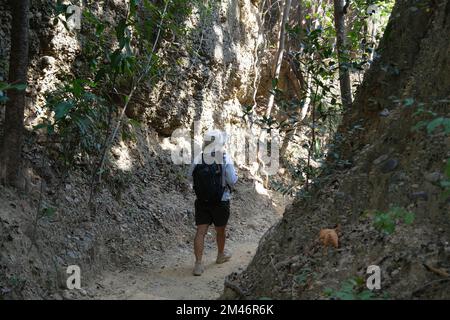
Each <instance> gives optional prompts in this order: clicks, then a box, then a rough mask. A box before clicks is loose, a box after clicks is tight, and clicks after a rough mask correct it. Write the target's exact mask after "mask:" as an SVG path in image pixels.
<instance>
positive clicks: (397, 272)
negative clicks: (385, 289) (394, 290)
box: [391, 269, 400, 277]
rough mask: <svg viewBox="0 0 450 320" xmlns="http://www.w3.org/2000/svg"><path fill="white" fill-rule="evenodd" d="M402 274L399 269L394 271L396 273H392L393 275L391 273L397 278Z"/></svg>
mask: <svg viewBox="0 0 450 320" xmlns="http://www.w3.org/2000/svg"><path fill="white" fill-rule="evenodd" d="M399 273H400V270H399V269H396V270H394V271H392V273H391V276H393V277H394V276H396V275H397V274H399Z"/></svg>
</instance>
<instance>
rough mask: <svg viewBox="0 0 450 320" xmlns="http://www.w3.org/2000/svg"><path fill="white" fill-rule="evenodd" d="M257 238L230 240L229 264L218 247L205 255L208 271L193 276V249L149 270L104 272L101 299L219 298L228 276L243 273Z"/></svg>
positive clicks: (171, 253) (169, 254) (171, 255)
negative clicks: (219, 256) (217, 260)
mask: <svg viewBox="0 0 450 320" xmlns="http://www.w3.org/2000/svg"><path fill="white" fill-rule="evenodd" d="M256 240H257V239H255V241H253V242H246V243H235V242H231V243H228V245H229V246H228V247H229V248H230V249H231V250H232V252H233V258H232V260H230V261H229V262H227V263H224V264H220V265H218V264H216V263H215V255H216V252H215V250H214V248H209V249H208V250H207V252H206V255H205V266H206V270H205V273H204V274H203V275H202V276H201V277H194V276H193V275H192V266H193V258H192V252H191V251H190V250H188V249H182V250H179V251H176V252H169V253H166V258H165V259H162V260H161V262H160V263H158V264H157V265H156V266H154V267H153V268H151V269H148V270H139V271H137V270H131V271H122V272H120V271H115V272H108V273H107V274H104V275H103V279H102V280H101V281H100V282H98V283H100V285H101V286H103V287H104V288H102V290H98V291H97V292H98V296H97V297H96V298H97V299H132V300H153V299H176V300H185V299H216V298H218V297H219V295H220V294H221V293H222V291H223V281H224V278H225V277H226V276H227V275H228V274H230V273H232V272H234V271H236V272H240V271H242V269H243V268H244V267H245V266H246V265H247V264H248V263H249V262H250V260H251V258H252V257H253V255H254V253H255V250H256V247H257V242H256Z"/></svg>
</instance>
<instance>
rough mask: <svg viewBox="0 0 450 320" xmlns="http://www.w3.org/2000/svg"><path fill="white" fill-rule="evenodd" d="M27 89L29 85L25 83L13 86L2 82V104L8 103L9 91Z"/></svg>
mask: <svg viewBox="0 0 450 320" xmlns="http://www.w3.org/2000/svg"><path fill="white" fill-rule="evenodd" d="M26 88H27V85H26V84H25V83H16V84H11V83H7V82H4V81H0V103H5V102H6V101H8V97H7V96H6V94H5V93H6V91H8V90H17V91H23V90H25V89H26Z"/></svg>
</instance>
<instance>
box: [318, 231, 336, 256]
mask: <svg viewBox="0 0 450 320" xmlns="http://www.w3.org/2000/svg"><path fill="white" fill-rule="evenodd" d="M340 231H341V225H339V224H338V225H337V226H336V227H335V228H334V229H321V230H320V232H319V239H320V242H322V244H323V246H324V250H325V251H326V252H327V253H328V246H333V247H335V248H336V249H337V248H338V247H339V236H338V234H339V233H340Z"/></svg>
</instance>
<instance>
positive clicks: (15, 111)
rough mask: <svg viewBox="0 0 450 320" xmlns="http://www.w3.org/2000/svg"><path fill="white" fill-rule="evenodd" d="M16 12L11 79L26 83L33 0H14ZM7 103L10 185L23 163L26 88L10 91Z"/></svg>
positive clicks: (5, 154)
mask: <svg viewBox="0 0 450 320" xmlns="http://www.w3.org/2000/svg"><path fill="white" fill-rule="evenodd" d="M9 3H10V6H11V12H12V25H11V53H10V62H9V76H8V81H9V83H12V84H18V83H26V82H27V71H28V12H29V8H30V1H29V0H10V1H9ZM8 98H9V100H8V102H7V104H6V112H5V123H4V127H3V128H4V134H3V145H2V165H1V177H2V180H3V179H4V180H5V181H6V183H7V184H9V185H14V186H18V182H19V170H20V166H21V153H22V139H23V130H24V127H23V122H24V110H25V91H23V90H20V91H19V90H15V89H12V90H9V91H8Z"/></svg>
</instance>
